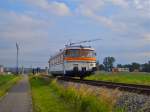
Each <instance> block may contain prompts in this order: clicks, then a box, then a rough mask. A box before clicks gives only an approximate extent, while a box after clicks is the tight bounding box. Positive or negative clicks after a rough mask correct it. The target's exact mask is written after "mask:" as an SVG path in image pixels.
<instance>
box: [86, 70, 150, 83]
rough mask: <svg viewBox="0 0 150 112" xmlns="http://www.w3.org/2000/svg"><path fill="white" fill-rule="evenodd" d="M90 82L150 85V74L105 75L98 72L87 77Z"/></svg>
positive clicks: (125, 73)
mask: <svg viewBox="0 0 150 112" xmlns="http://www.w3.org/2000/svg"><path fill="white" fill-rule="evenodd" d="M86 79H89V80H102V81H110V82H120V83H130V84H142V85H150V73H130V72H129V73H128V72H124V73H123V72H122V73H121V72H120V73H105V72H98V73H96V74H94V75H91V76H89V77H86Z"/></svg>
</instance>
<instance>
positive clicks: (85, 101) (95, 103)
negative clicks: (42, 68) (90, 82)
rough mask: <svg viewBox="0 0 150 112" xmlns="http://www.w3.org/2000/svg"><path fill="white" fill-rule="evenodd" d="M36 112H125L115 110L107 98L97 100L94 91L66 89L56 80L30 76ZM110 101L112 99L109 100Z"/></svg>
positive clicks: (71, 87)
mask: <svg viewBox="0 0 150 112" xmlns="http://www.w3.org/2000/svg"><path fill="white" fill-rule="evenodd" d="M30 84H31V89H32V90H31V91H32V99H33V110H34V112H111V111H112V110H113V111H114V110H115V112H123V111H120V109H114V107H113V106H114V104H113V103H110V102H109V101H108V99H107V98H104V99H105V100H106V101H105V100H104V99H101V98H97V97H96V96H95V95H94V94H93V91H90V90H87V89H84V88H81V89H79V90H77V89H75V87H73V86H70V87H64V86H62V85H60V84H59V83H57V82H56V80H51V81H49V80H44V79H43V78H42V77H40V76H38V77H34V76H30ZM109 100H110V99H109Z"/></svg>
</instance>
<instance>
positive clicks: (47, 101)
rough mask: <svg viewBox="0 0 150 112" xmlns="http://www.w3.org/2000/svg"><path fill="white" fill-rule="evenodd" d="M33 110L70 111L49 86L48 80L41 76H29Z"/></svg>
mask: <svg viewBox="0 0 150 112" xmlns="http://www.w3.org/2000/svg"><path fill="white" fill-rule="evenodd" d="M30 84H31V91H32V100H33V111H34V112H71V110H72V109H71V108H69V106H68V105H66V104H65V102H63V101H62V100H61V99H60V98H59V96H58V95H57V94H55V91H54V90H53V89H52V88H51V86H50V81H45V80H44V79H43V78H42V77H32V76H30Z"/></svg>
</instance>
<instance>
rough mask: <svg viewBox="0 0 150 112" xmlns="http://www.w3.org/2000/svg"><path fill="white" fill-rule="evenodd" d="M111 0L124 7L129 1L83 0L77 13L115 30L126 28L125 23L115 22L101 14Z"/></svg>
mask: <svg viewBox="0 0 150 112" xmlns="http://www.w3.org/2000/svg"><path fill="white" fill-rule="evenodd" d="M109 2H110V3H112V4H115V5H119V6H123V7H126V6H127V3H126V2H125V1H124V0H81V2H80V4H79V6H78V7H77V9H76V13H77V14H81V15H83V16H86V17H88V18H91V19H93V20H96V21H97V22H98V23H100V24H101V25H103V26H105V27H108V28H110V29H112V30H114V31H119V30H120V29H121V30H123V29H125V28H126V26H125V24H123V23H121V22H118V21H117V22H115V21H114V20H112V19H111V18H110V17H106V16H104V15H101V12H102V9H103V8H104V7H105V6H106V4H107V3H109Z"/></svg>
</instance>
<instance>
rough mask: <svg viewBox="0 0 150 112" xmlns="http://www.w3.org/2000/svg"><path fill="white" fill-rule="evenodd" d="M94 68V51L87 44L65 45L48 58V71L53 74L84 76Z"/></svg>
mask: <svg viewBox="0 0 150 112" xmlns="http://www.w3.org/2000/svg"><path fill="white" fill-rule="evenodd" d="M95 70H96V53H95V50H94V49H93V48H91V47H88V46H81V45H80V46H66V47H65V49H63V50H61V51H60V52H59V53H58V54H56V55H55V56H53V57H51V58H50V59H49V72H50V73H51V74H54V75H64V76H71V77H74V76H75V77H76V76H79V77H85V76H87V75H90V74H91V73H93V72H94V71H95Z"/></svg>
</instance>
